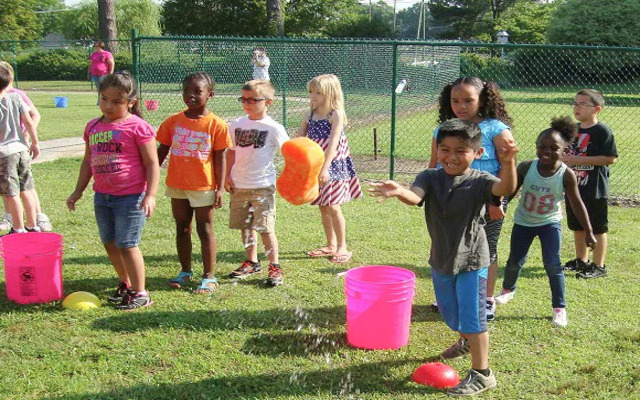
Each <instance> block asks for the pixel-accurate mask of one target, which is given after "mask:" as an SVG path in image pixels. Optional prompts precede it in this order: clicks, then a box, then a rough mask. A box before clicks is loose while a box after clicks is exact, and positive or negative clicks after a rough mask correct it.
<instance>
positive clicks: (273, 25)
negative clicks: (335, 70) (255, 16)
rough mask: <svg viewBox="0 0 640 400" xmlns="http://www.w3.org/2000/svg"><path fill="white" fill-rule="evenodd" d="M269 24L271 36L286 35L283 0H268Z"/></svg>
mask: <svg viewBox="0 0 640 400" xmlns="http://www.w3.org/2000/svg"><path fill="white" fill-rule="evenodd" d="M267 25H268V26H269V35H270V36H284V13H283V10H282V0H267Z"/></svg>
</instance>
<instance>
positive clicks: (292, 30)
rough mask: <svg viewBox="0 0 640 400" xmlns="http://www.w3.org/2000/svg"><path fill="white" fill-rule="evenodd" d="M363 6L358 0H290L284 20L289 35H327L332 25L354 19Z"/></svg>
mask: <svg viewBox="0 0 640 400" xmlns="http://www.w3.org/2000/svg"><path fill="white" fill-rule="evenodd" d="M361 8H362V6H361V5H360V4H359V3H358V1H357V0H289V1H287V5H286V15H287V18H286V20H285V22H284V25H285V33H286V34H287V36H312V37H326V36H327V35H328V33H327V30H328V29H329V27H330V26H332V25H334V24H336V23H339V22H340V20H341V19H343V18H344V19H347V20H348V19H350V18H351V19H353V18H355V16H354V14H357V13H358V10H360V9H361Z"/></svg>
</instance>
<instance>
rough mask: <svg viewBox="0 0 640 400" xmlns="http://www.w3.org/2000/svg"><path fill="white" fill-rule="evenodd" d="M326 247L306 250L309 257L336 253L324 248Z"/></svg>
mask: <svg viewBox="0 0 640 400" xmlns="http://www.w3.org/2000/svg"><path fill="white" fill-rule="evenodd" d="M325 248H326V247H320V248H317V249H314V250H311V251H309V252H307V255H308V256H309V257H328V256H332V255H334V254H336V252H335V251H333V250H325Z"/></svg>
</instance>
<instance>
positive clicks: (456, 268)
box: [369, 119, 518, 396]
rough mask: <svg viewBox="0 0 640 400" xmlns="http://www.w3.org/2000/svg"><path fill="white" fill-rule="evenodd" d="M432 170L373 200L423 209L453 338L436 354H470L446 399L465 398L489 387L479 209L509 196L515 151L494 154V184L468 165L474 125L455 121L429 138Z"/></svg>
mask: <svg viewBox="0 0 640 400" xmlns="http://www.w3.org/2000/svg"><path fill="white" fill-rule="evenodd" d="M436 145H437V155H438V162H439V163H440V165H441V166H442V168H440V169H427V170H425V171H423V172H421V173H420V174H418V176H417V177H416V179H415V181H414V183H413V185H412V186H411V188H410V189H406V188H404V187H402V186H400V185H399V184H398V183H396V182H394V181H385V182H380V183H372V184H371V186H372V188H370V189H369V191H370V192H371V193H372V195H373V196H380V197H383V198H388V197H397V198H398V199H399V200H400V201H402V202H403V203H405V204H409V205H419V206H422V205H424V206H425V217H426V221H427V229H428V231H429V236H430V238H431V254H430V257H429V265H430V266H431V276H432V280H433V286H434V289H435V293H436V300H437V302H438V306H439V308H440V311H441V313H442V316H443V318H444V320H445V322H446V324H447V325H448V326H449V328H451V329H452V330H454V331H456V332H458V333H459V334H460V336H461V338H460V339H459V340H458V342H456V343H455V344H454V345H453V346H451V347H450V348H448V349H447V350H445V351H444V352H443V353H442V354H441V358H443V359H452V358H457V357H461V356H464V355H466V354H468V353H469V352H470V353H471V368H472V369H471V370H470V371H469V374H468V375H467V377H466V378H465V379H463V380H462V381H461V382H460V383H459V384H458V385H457V386H456V387H454V388H451V389H449V390H448V392H447V393H448V394H449V395H452V396H471V395H475V394H478V393H481V392H484V391H485V390H488V389H491V388H493V387H495V386H496V378H495V375H494V374H493V371H491V369H489V333H488V332H487V323H486V315H485V313H486V304H485V301H486V299H485V297H486V290H487V267H488V265H489V247H488V244H487V238H486V236H485V233H484V229H483V228H482V225H483V215H484V209H485V204H495V205H498V204H500V196H507V195H510V194H511V193H513V192H514V191H515V188H516V183H517V177H516V164H515V163H516V160H515V155H516V153H517V151H518V149H517V148H516V147H515V144H514V143H513V141H512V140H511V141H508V142H506V143H505V145H504V147H502V148H500V149H496V150H497V152H498V159H499V161H500V165H501V170H502V174H501V177H502V179H498V178H497V177H495V176H493V175H491V174H489V173H487V172H481V171H478V170H475V169H471V168H470V165H471V163H472V162H473V160H475V159H478V158H480V156H481V155H482V151H483V150H482V133H481V131H480V128H479V127H478V125H477V124H475V123H473V122H470V121H464V120H461V119H451V120H448V121H445V122H444V123H443V124H442V125H441V127H440V131H439V132H438V136H437V138H436Z"/></svg>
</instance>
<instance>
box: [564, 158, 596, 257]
mask: <svg viewBox="0 0 640 400" xmlns="http://www.w3.org/2000/svg"><path fill="white" fill-rule="evenodd" d="M562 181H563V184H564V191H565V193H566V194H567V198H568V199H569V205H571V209H572V210H573V213H574V214H575V216H576V218H577V219H578V221H579V222H580V225H582V228H583V229H584V233H585V243H586V245H587V247H589V248H591V249H593V248H594V247H595V245H596V238H595V236H593V231H592V228H591V222H590V221H589V215H588V214H587V209H586V207H585V206H584V203H583V202H582V198H580V192H579V190H578V180H577V179H576V174H575V173H574V172H573V171H572V170H571V169H569V168H567V170H566V171H565V173H564V176H563V178H562Z"/></svg>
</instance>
